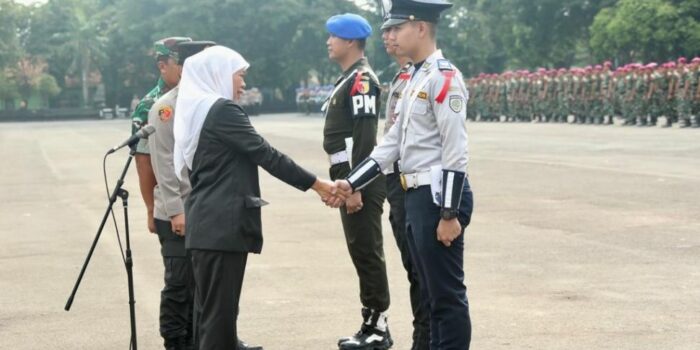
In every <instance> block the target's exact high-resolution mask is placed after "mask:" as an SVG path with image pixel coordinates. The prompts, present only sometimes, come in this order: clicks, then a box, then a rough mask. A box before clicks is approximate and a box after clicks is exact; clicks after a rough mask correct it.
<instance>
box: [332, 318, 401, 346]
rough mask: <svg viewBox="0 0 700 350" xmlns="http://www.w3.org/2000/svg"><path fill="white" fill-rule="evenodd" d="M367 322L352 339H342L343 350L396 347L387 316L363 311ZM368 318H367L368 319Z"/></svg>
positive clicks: (339, 343)
mask: <svg viewBox="0 0 700 350" xmlns="http://www.w3.org/2000/svg"><path fill="white" fill-rule="evenodd" d="M362 316H363V318H364V319H365V321H364V322H363V323H362V327H361V328H360V331H359V332H357V334H355V335H354V336H352V337H349V338H344V339H341V340H340V341H339V342H338V347H339V348H340V349H341V350H387V349H389V348H391V346H392V345H394V341H393V340H392V339H391V333H390V332H389V325H388V323H387V317H386V314H384V313H383V312H378V311H374V310H369V309H362ZM366 316H367V317H366Z"/></svg>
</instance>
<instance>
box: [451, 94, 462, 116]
mask: <svg viewBox="0 0 700 350" xmlns="http://www.w3.org/2000/svg"><path fill="white" fill-rule="evenodd" d="M449 105H450V109H451V110H452V111H453V112H455V113H459V112H461V111H462V108H463V105H464V100H463V99H462V96H450V103H449Z"/></svg>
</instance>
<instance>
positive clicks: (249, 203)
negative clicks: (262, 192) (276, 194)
mask: <svg viewBox="0 0 700 350" xmlns="http://www.w3.org/2000/svg"><path fill="white" fill-rule="evenodd" d="M244 204H245V207H246V208H248V209H252V208H262V207H264V206H266V205H268V204H270V203H268V202H267V201H265V200H264V199H262V198H260V197H253V196H245V198H244Z"/></svg>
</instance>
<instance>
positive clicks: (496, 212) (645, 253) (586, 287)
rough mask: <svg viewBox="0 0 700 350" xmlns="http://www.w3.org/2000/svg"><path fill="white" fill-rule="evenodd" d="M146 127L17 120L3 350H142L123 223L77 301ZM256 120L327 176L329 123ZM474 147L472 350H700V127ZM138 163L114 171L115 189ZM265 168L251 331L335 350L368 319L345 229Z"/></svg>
mask: <svg viewBox="0 0 700 350" xmlns="http://www.w3.org/2000/svg"><path fill="white" fill-rule="evenodd" d="M129 123H130V122H129V121H128V120H115V121H88V122H50V123H17V124H9V123H7V124H0V159H2V166H1V167H0V223H2V229H0V281H1V286H0V349H8V350H9V349H12V350H20V349H100V350H101V349H128V342H129V338H128V337H129V327H128V326H129V314H128V305H127V300H128V298H127V289H126V286H127V284H126V274H125V271H124V268H123V265H122V262H121V257H120V253H119V246H118V243H117V240H116V236H115V234H114V229H113V226H112V225H111V224H109V225H108V228H107V230H106V231H105V234H104V235H103V237H102V239H101V240H100V242H99V244H98V248H97V250H96V252H95V255H94V257H93V259H92V263H91V265H90V266H89V268H88V271H87V274H86V276H85V279H84V280H83V284H82V287H81V289H80V290H79V292H78V295H77V298H76V301H75V304H74V306H73V309H72V311H70V312H65V311H63V306H64V304H65V302H66V298H67V297H68V295H69V294H70V291H71V288H72V287H73V283H74V282H75V279H76V277H77V275H78V272H79V269H80V266H81V264H82V263H83V259H84V257H85V255H86V253H87V251H88V248H89V246H90V243H91V242H92V240H93V238H94V234H95V230H96V229H97V226H98V224H99V220H100V219H101V216H102V213H103V210H104V207H105V205H106V199H105V189H104V184H103V182H102V169H101V161H102V155H103V154H104V152H105V151H106V150H107V149H108V148H110V147H111V146H113V145H114V144H116V143H119V142H121V141H122V140H123V139H124V138H125V137H127V136H128V132H129V128H130V125H129ZM253 123H254V125H255V126H256V128H257V129H258V131H259V132H260V133H261V134H263V136H265V137H266V138H268V140H270V142H271V143H272V144H273V145H274V146H276V147H277V148H279V149H280V150H282V151H283V152H285V153H287V154H289V155H290V156H292V157H293V158H294V159H295V160H297V161H298V162H299V163H300V164H302V165H303V166H305V167H307V168H308V169H310V170H312V171H314V172H315V173H316V174H319V175H323V176H327V160H326V158H325V156H324V154H323V151H322V148H321V133H322V127H323V120H322V119H321V118H319V117H304V116H297V115H277V116H262V117H257V118H254V119H253ZM469 133H470V134H469V136H470V153H471V161H470V168H469V173H470V179H471V183H472V188H473V190H474V194H475V202H476V205H475V211H474V216H473V220H472V225H471V226H470V227H469V229H468V231H467V244H466V246H467V248H466V262H465V268H466V272H467V277H468V289H469V300H470V304H471V312H472V314H471V315H472V321H473V325H474V330H473V342H472V345H473V346H472V348H473V349H477V350H481V349H542V350H548V349H562V350H569V349H630V350H631V349H635V350H640V349H674V350H675V349H688V350H691V349H700V130H698V129H675V128H672V129H660V128H636V127H625V128H623V127H612V126H587V125H562V124H500V123H498V124H496V123H470V124H469ZM126 155H127V152H126V151H125V150H122V151H120V152H118V153H116V154H114V155H112V156H111V157H110V158H109V160H108V173H109V179H110V181H111V182H110V186H111V185H113V183H114V181H115V180H116V178H117V177H118V172H119V170H120V169H121V167H122V165H123V163H124V161H125V159H126ZM263 174H264V175H263V176H262V196H263V198H264V199H265V200H267V201H269V202H270V203H271V205H269V206H267V207H265V209H264V210H263V228H264V234H265V247H264V249H263V254H262V255H260V256H253V257H251V259H250V260H249V262H248V270H247V275H246V281H245V285H244V290H243V296H242V302H241V304H242V310H241V315H240V321H239V328H240V330H239V334H240V335H241V337H242V338H243V339H245V340H246V341H248V342H250V343H255V344H262V345H264V346H265V349H268V350H297V349H299V350H319V349H320V350H326V349H334V348H336V346H335V343H336V339H337V338H338V337H339V336H343V335H350V334H351V333H354V332H355V331H356V330H357V329H358V328H359V325H360V313H359V311H360V305H359V301H358V299H359V298H358V285H357V277H356V275H355V273H354V269H353V267H352V265H351V262H350V258H349V256H348V253H347V248H346V245H345V242H344V238H343V233H342V231H341V227H340V218H339V215H338V213H337V212H336V211H335V210H331V209H328V208H326V207H325V206H323V205H322V203H321V202H320V201H319V200H318V199H317V198H316V195H315V193H313V191H310V192H308V193H302V192H299V191H297V190H295V189H293V188H291V187H288V186H286V185H284V184H283V183H281V182H280V181H277V180H275V179H273V178H271V177H270V176H269V175H268V174H266V173H264V172H263ZM125 188H126V189H128V190H129V191H130V192H131V195H132V196H131V201H130V204H131V208H130V214H131V226H132V248H133V254H134V264H135V265H134V271H135V285H136V290H135V291H136V312H137V315H136V317H137V322H138V332H139V334H138V335H139V338H138V340H139V347H140V348H141V349H159V348H162V346H161V345H160V344H161V338H160V336H159V334H158V307H159V295H160V289H161V288H162V285H163V266H162V261H161V258H160V254H159V249H160V248H159V244H158V241H157V238H156V236H155V235H152V234H150V233H148V232H147V230H146V222H145V209H144V205H143V202H142V200H141V198H140V194H139V191H138V182H137V177H136V171H135V168H132V169H131V170H130V172H129V175H128V178H127V182H126V185H125ZM117 208H118V209H119V210H117V213H118V214H119V215H118V219H121V208H120V207H117ZM386 209H388V206H387V207H386V208H385V217H384V237H385V252H386V256H387V257H386V259H387V265H388V271H389V282H390V288H391V293H392V294H391V296H392V307H391V308H390V310H389V324H390V329H391V332H392V335H393V336H394V338H395V341H396V344H395V346H394V349H401V350H406V349H408V348H409V347H410V343H409V338H410V332H411V326H410V320H411V318H410V311H409V310H410V308H409V299H408V283H407V280H406V278H405V273H404V271H403V268H402V266H401V262H400V259H399V256H398V249H397V248H396V245H395V242H394V238H393V236H392V234H391V230H390V227H389V224H388V219H387V218H386V217H387V214H386V212H387V210H386ZM120 225H121V221H120Z"/></svg>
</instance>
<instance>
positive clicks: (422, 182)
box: [401, 171, 432, 191]
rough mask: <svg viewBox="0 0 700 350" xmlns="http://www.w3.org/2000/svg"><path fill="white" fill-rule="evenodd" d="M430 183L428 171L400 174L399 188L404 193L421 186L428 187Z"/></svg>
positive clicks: (430, 178) (430, 177)
mask: <svg viewBox="0 0 700 350" xmlns="http://www.w3.org/2000/svg"><path fill="white" fill-rule="evenodd" d="M431 183H432V176H430V171H423V172H419V173H413V174H401V186H402V187H403V189H404V191H407V190H408V189H410V188H414V189H415V188H418V187H421V186H428V185H430V184H431Z"/></svg>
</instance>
